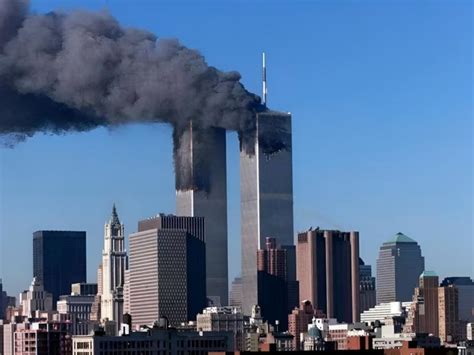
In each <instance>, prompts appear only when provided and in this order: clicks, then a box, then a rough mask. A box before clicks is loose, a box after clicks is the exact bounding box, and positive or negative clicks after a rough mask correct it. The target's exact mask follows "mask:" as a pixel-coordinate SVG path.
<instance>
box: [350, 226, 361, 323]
mask: <svg viewBox="0 0 474 355" xmlns="http://www.w3.org/2000/svg"><path fill="white" fill-rule="evenodd" d="M350 242H351V291H352V322H358V321H359V316H360V312H359V295H360V280H359V276H360V274H359V232H351V233H350Z"/></svg>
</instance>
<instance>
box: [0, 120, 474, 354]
mask: <svg viewBox="0 0 474 355" xmlns="http://www.w3.org/2000/svg"><path fill="white" fill-rule="evenodd" d="M256 123H257V130H256V132H255V136H254V137H246V139H245V141H242V142H241V144H242V149H241V155H240V168H241V169H240V174H241V179H240V181H241V221H242V223H241V238H242V249H241V253H242V272H241V277H239V278H236V279H235V280H234V281H233V282H232V286H231V290H230V292H229V290H228V285H229V280H228V255H227V252H228V248H227V210H226V208H227V196H226V193H227V185H226V184H227V182H226V135H225V131H223V130H220V129H215V128H207V129H203V128H202V127H201V128H198V127H193V125H192V124H191V125H190V127H189V129H188V130H187V131H185V132H184V133H183V134H182V135H181V137H180V144H179V147H178V148H177V149H179V150H180V152H179V154H177V156H179V157H180V159H181V160H180V161H179V162H178V163H177V164H176V169H178V170H179V169H183V170H184V171H186V172H188V173H189V174H190V176H187V175H186V181H187V182H186V184H184V183H183V181H181V180H180V179H181V178H182V177H183V174H180V172H179V171H177V181H176V188H177V189H176V190H177V191H176V199H177V200H176V202H177V214H176V215H165V214H158V215H156V216H154V217H152V218H148V219H144V220H141V221H139V222H138V226H137V231H136V232H135V233H132V234H130V235H129V237H128V249H127V248H126V244H127V243H126V238H125V231H124V225H123V224H122V223H121V222H120V219H119V216H118V213H117V211H116V208H115V206H114V207H113V210H112V214H111V217H110V219H109V221H108V222H107V223H106V224H105V227H104V244H103V250H102V262H101V264H100V265H99V267H98V270H97V283H94V284H92V283H87V277H86V276H87V275H86V233H85V232H80V231H47V230H45V231H38V232H35V233H34V234H33V280H32V283H31V285H30V287H29V289H28V290H27V291H24V292H23V293H21V294H20V297H19V302H18V304H17V303H16V302H15V301H14V299H12V298H11V297H8V296H7V295H6V293H5V292H3V291H2V289H1V283H0V306H1V307H0V318H1V319H3V320H1V321H0V339H1V343H0V349H2V351H3V354H4V355H27V354H28V355H29V354H36V355H43V354H50V355H55V354H58V355H59V354H74V355H76V354H77V355H79V354H82V355H92V354H101V355H106V354H190V353H196V354H204V353H208V352H216V353H218V352H232V351H299V350H308V351H323V350H341V351H342V350H363V351H372V352H374V351H375V352H377V351H379V352H380V351H382V352H383V351H387V352H389V353H390V354H392V353H393V354H396V353H416V354H421V353H422V351H421V350H420V349H422V350H423V348H436V349H437V350H439V351H451V350H452V349H456V351H457V350H458V347H459V351H464V350H465V351H471V350H470V349H472V344H471V342H470V341H471V340H472V323H473V322H474V304H473V302H474V297H473V292H474V283H473V281H472V280H471V279H470V278H463V277H458V278H455V277H453V278H447V279H445V280H444V281H442V282H441V284H439V280H438V277H437V276H436V275H435V274H434V273H431V272H428V271H426V270H425V265H424V258H423V256H422V254H421V248H420V246H419V245H418V244H417V242H416V241H414V240H413V239H411V238H409V237H407V236H406V235H404V234H402V233H398V234H396V235H395V236H394V237H393V238H392V239H390V240H388V241H387V242H385V243H384V244H383V245H382V246H381V248H380V253H379V257H378V259H377V266H376V277H373V276H372V269H371V266H370V265H366V264H365V263H364V261H363V260H362V259H361V258H360V256H359V233H358V232H356V231H348V232H347V231H339V230H323V229H320V228H319V227H318V228H315V229H313V228H310V229H309V230H307V231H304V232H302V233H298V234H297V236H296V241H295V239H294V235H293V183H292V155H291V115H290V114H287V113H279V112H273V111H265V112H261V113H259V114H257V122H256ZM269 131H271V132H277V134H278V135H279V140H278V143H279V144H280V145H278V144H277V145H275V142H273V141H271V140H270V141H269V140H268V137H271V135H268V134H267V133H268V132H269ZM178 177H179V178H178ZM442 346H443V348H442ZM450 347H451V348H450ZM450 349H451V350H450ZM423 351H424V350H423Z"/></svg>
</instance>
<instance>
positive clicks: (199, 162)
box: [175, 123, 228, 305]
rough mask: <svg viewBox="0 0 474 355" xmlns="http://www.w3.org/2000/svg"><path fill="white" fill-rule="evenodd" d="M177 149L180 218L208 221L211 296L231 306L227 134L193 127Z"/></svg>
mask: <svg viewBox="0 0 474 355" xmlns="http://www.w3.org/2000/svg"><path fill="white" fill-rule="evenodd" d="M176 149H177V154H175V160H176V161H175V169H176V214H177V215H178V216H192V217H204V220H205V221H206V255H207V259H206V260H207V261H206V275H207V276H206V277H207V278H206V288H207V296H208V297H209V298H210V299H212V300H213V302H214V303H215V304H217V305H219V304H220V305H227V303H228V271H227V267H228V265H227V180H226V179H227V166H226V131H225V130H224V129H220V128H206V129H202V128H201V129H200V128H198V127H196V126H193V124H192V123H191V124H190V126H189V127H188V128H187V129H186V130H184V131H183V132H182V133H181V134H180V138H179V146H178V147H177V148H176ZM184 172H189V173H190V175H191V176H183V175H185V173H184ZM183 179H184V180H187V181H182V180H183Z"/></svg>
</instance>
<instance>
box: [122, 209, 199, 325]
mask: <svg viewBox="0 0 474 355" xmlns="http://www.w3.org/2000/svg"><path fill="white" fill-rule="evenodd" d="M205 260H206V250H205V244H204V218H202V217H176V216H165V215H159V216H157V217H154V218H151V219H148V220H144V221H140V222H139V223H138V232H137V233H134V234H131V235H130V258H129V291H128V292H129V298H130V304H129V311H130V314H131V316H132V321H133V326H140V325H148V326H150V325H152V324H153V322H154V321H155V320H157V319H158V318H160V317H166V318H168V320H169V322H170V324H171V325H173V326H177V325H180V324H181V323H182V322H186V321H188V320H195V319H196V315H197V314H198V313H199V312H200V311H202V309H203V308H204V307H205V306H206V284H205V280H206V264H205Z"/></svg>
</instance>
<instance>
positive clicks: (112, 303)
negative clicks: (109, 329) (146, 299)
mask: <svg viewBox="0 0 474 355" xmlns="http://www.w3.org/2000/svg"><path fill="white" fill-rule="evenodd" d="M126 264H127V252H126V250H125V235H124V225H123V224H121V223H120V220H119V217H118V215H117V210H116V208H115V205H114V206H113V208H112V215H111V217H110V220H109V222H108V223H106V224H105V227H104V249H103V250H102V287H101V290H102V294H101V304H100V308H101V317H102V320H108V321H114V322H115V324H116V327H117V330H118V329H119V327H120V323H121V321H122V316H123V313H124V312H123V303H124V299H123V287H124V283H125V275H124V274H125V267H126Z"/></svg>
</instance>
